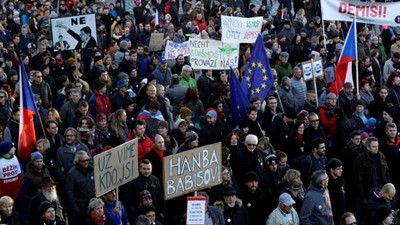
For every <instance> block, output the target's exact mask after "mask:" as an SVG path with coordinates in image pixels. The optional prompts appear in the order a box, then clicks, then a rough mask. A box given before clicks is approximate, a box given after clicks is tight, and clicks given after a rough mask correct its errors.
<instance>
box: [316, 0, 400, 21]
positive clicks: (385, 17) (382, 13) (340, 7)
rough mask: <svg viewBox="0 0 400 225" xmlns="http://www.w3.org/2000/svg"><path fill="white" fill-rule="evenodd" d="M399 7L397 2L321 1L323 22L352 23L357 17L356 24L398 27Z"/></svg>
mask: <svg viewBox="0 0 400 225" xmlns="http://www.w3.org/2000/svg"><path fill="white" fill-rule="evenodd" d="M399 7H400V3H399V2H384V3H383V2H382V3H378V2H361V1H358V0H340V1H338V0H324V1H321V9H322V12H323V13H322V15H323V18H322V19H324V20H343V21H353V17H357V22H364V23H368V24H379V25H389V26H399V24H400V11H399V10H398V9H399Z"/></svg>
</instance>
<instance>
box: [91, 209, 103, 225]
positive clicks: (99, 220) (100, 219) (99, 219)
mask: <svg viewBox="0 0 400 225" xmlns="http://www.w3.org/2000/svg"><path fill="white" fill-rule="evenodd" d="M92 219H93V221H94V222H95V223H96V224H97V225H104V224H105V220H106V215H104V214H103V215H102V216H101V217H97V216H96V215H94V212H92Z"/></svg>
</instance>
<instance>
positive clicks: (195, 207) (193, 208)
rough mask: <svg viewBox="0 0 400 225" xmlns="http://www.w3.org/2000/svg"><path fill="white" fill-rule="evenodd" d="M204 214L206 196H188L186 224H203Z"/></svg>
mask: <svg viewBox="0 0 400 225" xmlns="http://www.w3.org/2000/svg"><path fill="white" fill-rule="evenodd" d="M205 215H206V197H204V196H197V197H188V198H187V211H186V225H204V224H205Z"/></svg>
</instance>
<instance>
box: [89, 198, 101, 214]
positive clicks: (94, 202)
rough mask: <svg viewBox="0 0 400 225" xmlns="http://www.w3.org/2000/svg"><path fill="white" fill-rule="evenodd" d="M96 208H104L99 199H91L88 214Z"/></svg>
mask: <svg viewBox="0 0 400 225" xmlns="http://www.w3.org/2000/svg"><path fill="white" fill-rule="evenodd" d="M97 206H101V207H103V206H104V202H103V200H101V198H92V199H90V201H89V207H88V209H89V212H92V210H93V209H94V208H96V207H97Z"/></svg>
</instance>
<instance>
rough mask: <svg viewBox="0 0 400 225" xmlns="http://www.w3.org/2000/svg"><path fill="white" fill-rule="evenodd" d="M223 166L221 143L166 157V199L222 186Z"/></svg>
mask: <svg viewBox="0 0 400 225" xmlns="http://www.w3.org/2000/svg"><path fill="white" fill-rule="evenodd" d="M221 165H222V152H221V142H219V143H215V144H212V145H206V146H202V147H199V148H195V149H192V150H189V151H185V152H182V153H179V154H175V155H171V156H168V157H164V165H163V171H164V177H163V178H164V182H163V183H164V196H165V199H166V200H168V199H172V198H175V197H178V196H181V195H184V194H187V193H190V192H194V191H197V190H201V189H204V188H207V187H212V186H215V185H218V184H220V183H221V182H222V180H221Z"/></svg>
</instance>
